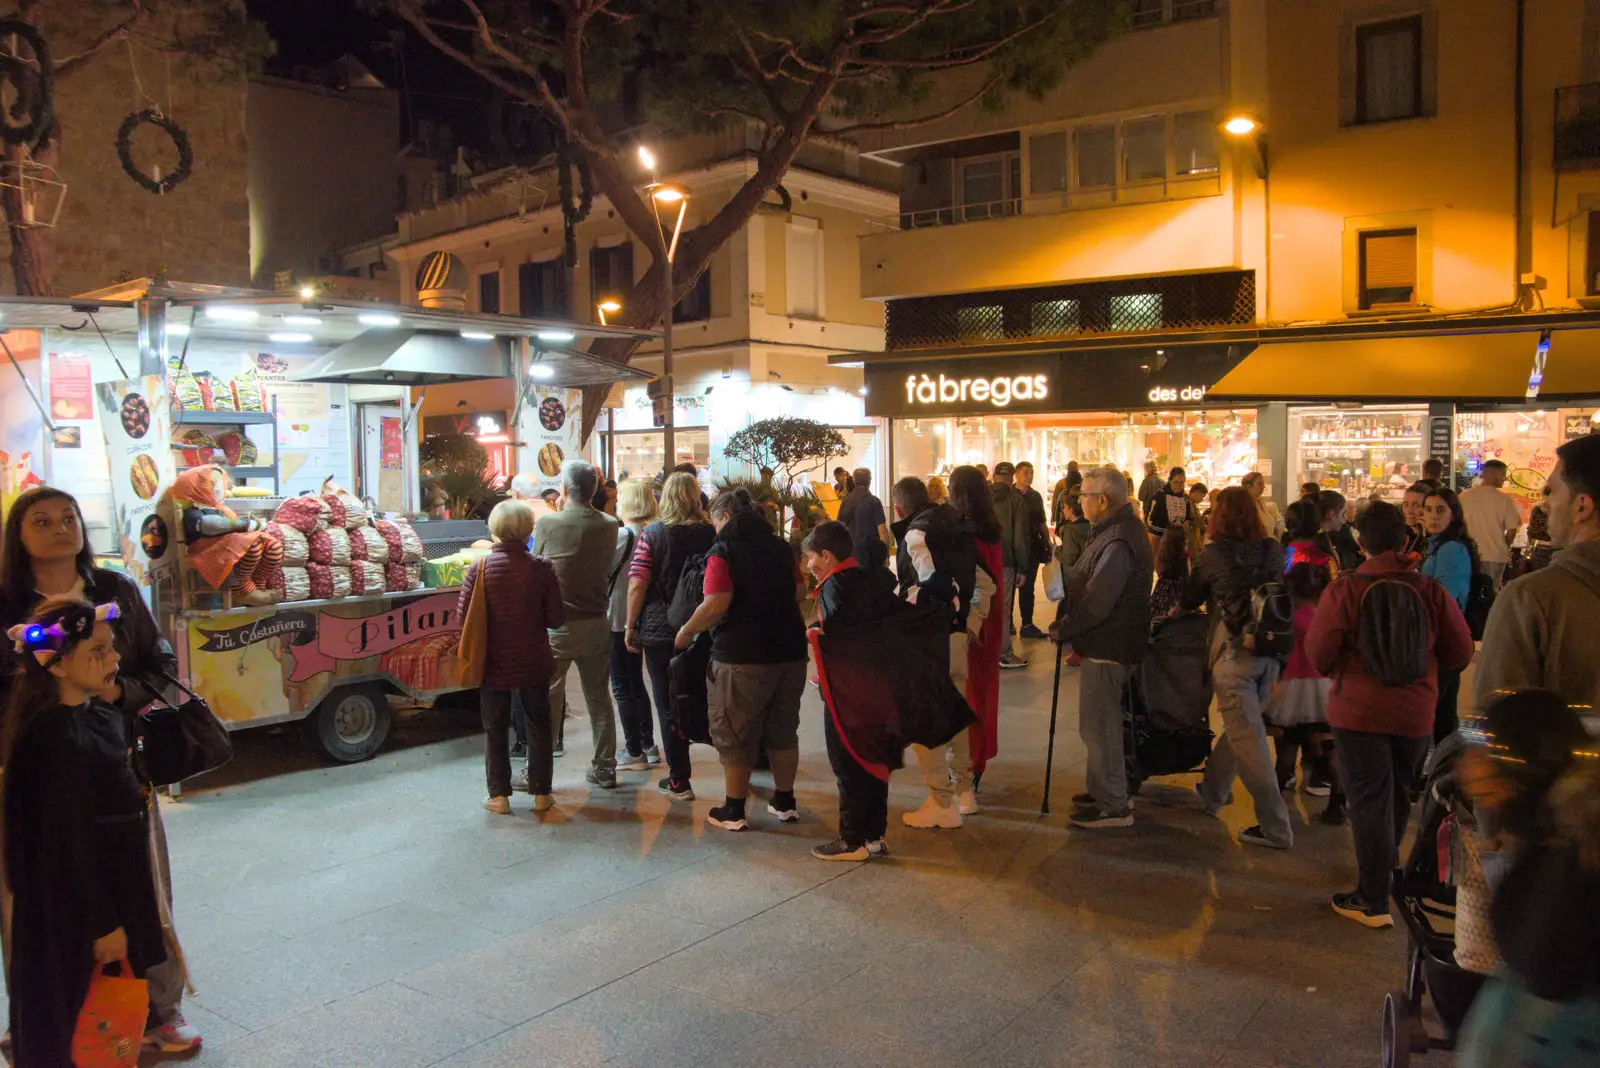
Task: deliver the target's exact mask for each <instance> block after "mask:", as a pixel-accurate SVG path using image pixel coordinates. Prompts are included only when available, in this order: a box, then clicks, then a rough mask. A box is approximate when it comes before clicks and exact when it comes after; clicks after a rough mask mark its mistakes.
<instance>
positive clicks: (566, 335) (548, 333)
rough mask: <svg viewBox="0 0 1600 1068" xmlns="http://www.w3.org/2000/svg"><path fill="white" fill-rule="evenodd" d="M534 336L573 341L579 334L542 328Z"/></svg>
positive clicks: (548, 339) (541, 338) (612, 302)
mask: <svg viewBox="0 0 1600 1068" xmlns="http://www.w3.org/2000/svg"><path fill="white" fill-rule="evenodd" d="M607 303H611V304H616V301H608V302H607ZM621 307H622V305H620V304H617V306H616V308H607V309H606V310H607V311H617V310H619V309H620V308H621ZM533 336H534V337H536V338H538V339H539V340H540V341H558V342H559V341H572V340H574V339H575V338H576V337H577V336H578V335H577V334H574V333H573V332H572V331H571V330H541V331H539V332H538V333H537V334H534V335H533Z"/></svg>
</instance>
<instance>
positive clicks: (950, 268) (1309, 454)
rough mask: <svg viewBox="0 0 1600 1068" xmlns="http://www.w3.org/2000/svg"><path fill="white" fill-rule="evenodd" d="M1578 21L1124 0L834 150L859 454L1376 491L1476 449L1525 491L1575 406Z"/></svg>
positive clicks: (1328, 3)
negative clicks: (843, 190) (1055, 73)
mask: <svg viewBox="0 0 1600 1068" xmlns="http://www.w3.org/2000/svg"><path fill="white" fill-rule="evenodd" d="M1597 37H1600V3H1596V2H1595V0H1521V2H1514V0H1365V2H1361V0H1300V2H1296V3H1284V2H1281V0H1143V2H1140V3H1137V4H1135V13H1134V25H1133V27H1132V28H1131V29H1130V30H1129V32H1127V33H1126V34H1124V35H1122V36H1121V37H1119V38H1117V39H1115V40H1113V41H1111V42H1110V43H1109V44H1107V45H1106V46H1105V47H1104V48H1102V49H1101V50H1100V51H1099V52H1097V53H1096V54H1095V55H1093V56H1091V57H1089V58H1088V59H1087V60H1086V61H1084V62H1083V63H1081V64H1080V65H1079V66H1078V67H1076V68H1075V69H1074V70H1073V71H1072V72H1070V74H1069V75H1068V77H1067V78H1066V79H1065V80H1064V82H1063V84H1062V85H1061V86H1060V87H1059V88H1058V89H1057V90H1056V91H1055V92H1053V93H1051V94H1050V95H1049V96H1048V97H1047V98H1046V99H1044V100H1042V101H1039V102H1031V101H1025V102H1019V103H1018V104H1017V105H1015V106H1013V107H1011V108H1010V109H1008V110H1007V112H1006V113H1004V114H1002V115H997V116H984V115H976V114H965V113H964V114H962V115H961V116H959V117H958V118H957V119H954V120H951V121H949V122H947V123H945V124H943V125H942V126H941V127H939V128H936V129H932V130H927V131H917V132H915V133H914V134H913V135H912V136H907V135H906V134H900V135H897V137H898V139H896V140H890V139H887V138H885V139H883V140H881V141H878V142H874V143H870V144H868V143H863V145H862V151H863V153H864V154H866V155H868V156H871V157H874V158H877V159H881V160H884V161H885V162H889V163H891V164H894V165H897V166H898V167H899V170H900V178H901V181H900V190H901V198H900V201H901V202H900V210H899V212H898V213H896V214H889V215H883V216H878V217H874V218H870V219H868V220H866V221H865V222H864V224H863V236H862V238H861V241H860V256H861V277H862V287H863V288H862V292H863V293H864V294H865V295H866V296H869V297H871V298H873V299H876V300H882V301H884V302H885V307H886V315H885V322H886V340H887V344H886V346H885V349H884V351H883V352H881V353H879V354H875V355H874V356H871V357H869V358H868V359H867V361H866V372H867V382H868V386H869V390H870V392H869V395H868V412H869V414H873V415H878V416H881V417H884V418H886V419H888V420H889V429H888V434H887V436H888V438H889V440H890V441H891V442H892V457H891V468H892V469H893V470H894V472H895V473H896V474H904V473H918V474H927V473H933V472H937V471H941V470H947V469H948V468H949V467H951V466H953V465H954V464H958V463H965V462H976V461H979V460H982V461H987V462H990V463H992V462H994V461H995V460H997V459H1000V458H1002V457H1004V458H1007V459H1012V460H1017V459H1021V458H1024V457H1027V458H1029V459H1032V460H1033V461H1034V462H1035V464H1036V465H1037V466H1039V467H1040V468H1041V469H1042V470H1043V471H1044V474H1045V477H1048V478H1052V479H1053V478H1054V477H1055V476H1056V473H1057V472H1058V471H1059V470H1060V469H1062V468H1064V466H1065V464H1066V462H1067V461H1068V460H1071V459H1076V460H1079V461H1080V462H1082V463H1115V464H1117V465H1118V466H1120V467H1123V468H1124V469H1128V470H1138V469H1139V467H1140V465H1142V464H1143V463H1144V462H1146V461H1154V462H1156V463H1157V464H1159V465H1160V466H1161V467H1162V468H1163V471H1164V470H1165V468H1167V467H1169V466H1183V467H1185V468H1186V469H1187V470H1188V473H1189V475H1190V477H1191V479H1196V478H1197V479H1199V480H1201V481H1205V482H1206V483H1207V484H1208V485H1212V486H1215V485H1218V484H1223V485H1226V484H1230V483H1234V482H1237V480H1238V479H1239V477H1240V476H1241V475H1243V474H1244V473H1245V472H1247V471H1249V470H1251V469H1259V470H1261V471H1263V472H1264V473H1266V474H1267V475H1268V479H1269V482H1271V483H1272V486H1273V491H1274V494H1275V495H1276V496H1278V497H1279V498H1285V497H1290V498H1292V496H1293V490H1294V489H1295V488H1296V487H1297V486H1298V485H1299V483H1301V482H1303V481H1315V482H1318V483H1320V484H1322V485H1324V486H1328V487H1332V488H1339V489H1342V490H1343V491H1345V492H1346V493H1347V495H1350V496H1352V497H1366V496H1370V495H1374V494H1376V495H1379V496H1387V497H1397V496H1398V495H1399V493H1400V492H1402V490H1403V487H1404V485H1405V484H1406V483H1407V482H1409V481H1411V480H1412V479H1414V478H1415V476H1416V475H1417V474H1418V473H1419V472H1420V467H1421V463H1422V461H1423V460H1424V459H1425V458H1426V457H1428V456H1430V455H1438V456H1448V457H1451V458H1453V460H1454V461H1455V465H1456V469H1457V474H1458V476H1459V477H1461V478H1470V477H1471V475H1472V474H1473V473H1474V472H1475V471H1476V468H1477V466H1478V464H1480V463H1481V462H1482V461H1483V460H1485V459H1488V458H1500V459H1504V460H1505V461H1506V462H1507V463H1508V464H1510V465H1511V466H1512V468H1513V470H1514V472H1515V474H1514V476H1513V480H1514V482H1516V484H1517V485H1518V486H1520V487H1521V488H1522V491H1523V492H1524V493H1525V495H1526V497H1527V498H1528V499H1529V500H1530V501H1531V500H1532V499H1534V498H1535V497H1536V496H1537V495H1538V494H1539V493H1540V491H1541V490H1542V486H1543V480H1544V475H1545V474H1546V473H1547V472H1548V470H1549V468H1550V467H1551V466H1552V465H1553V462H1554V461H1553V451H1554V449H1555V447H1556V446H1558V445H1559V444H1561V442H1562V441H1564V440H1566V438H1567V437H1570V436H1571V435H1573V434H1576V433H1586V432H1588V430H1589V427H1590V424H1591V420H1592V417H1593V416H1594V415H1595V414H1596V407H1597V401H1596V398H1597V397H1600V333H1597V332H1595V331H1594V330H1593V329H1591V328H1592V327H1593V326H1594V325H1596V322H1595V319H1594V316H1593V315H1592V313H1591V312H1590V310H1589V309H1590V307H1591V306H1595V307H1600V304H1597V303H1596V297H1595V295H1596V294H1597V293H1600V223H1593V224H1592V223H1591V220H1592V219H1594V211H1595V210H1596V209H1597V208H1600V189H1597V176H1600V169H1597V168H1600V85H1597V84H1595V81H1596V79H1600V69H1596V68H1597V67H1600V59H1597V58H1594V57H1600V49H1597V48H1596V47H1595V46H1596V43H1597ZM952 91H954V88H952ZM1591 235H1595V240H1594V242H1593V246H1594V252H1593V253H1591V251H1590V249H1591ZM1530 379H1531V380H1532V381H1531V382H1530Z"/></svg>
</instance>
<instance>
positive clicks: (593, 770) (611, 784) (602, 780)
mask: <svg viewBox="0 0 1600 1068" xmlns="http://www.w3.org/2000/svg"><path fill="white" fill-rule="evenodd" d="M583 781H584V782H590V783H594V785H596V786H598V787H600V789H602V790H615V789H616V788H617V773H616V772H614V771H612V770H611V769H610V768H597V767H595V766H594V765H592V764H591V765H590V766H589V770H588V771H585V772H584V773H583Z"/></svg>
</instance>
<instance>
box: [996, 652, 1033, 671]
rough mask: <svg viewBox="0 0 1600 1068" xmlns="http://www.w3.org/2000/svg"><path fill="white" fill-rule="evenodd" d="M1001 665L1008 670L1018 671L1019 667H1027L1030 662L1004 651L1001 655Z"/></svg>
mask: <svg viewBox="0 0 1600 1068" xmlns="http://www.w3.org/2000/svg"><path fill="white" fill-rule="evenodd" d="M1000 666H1001V667H1002V668H1004V669H1006V670H1007V671H1016V670H1017V669H1019V668H1025V667H1027V666H1028V662H1027V661H1026V660H1024V659H1022V657H1020V656H1012V655H1011V654H1010V653H1003V654H1001V656H1000Z"/></svg>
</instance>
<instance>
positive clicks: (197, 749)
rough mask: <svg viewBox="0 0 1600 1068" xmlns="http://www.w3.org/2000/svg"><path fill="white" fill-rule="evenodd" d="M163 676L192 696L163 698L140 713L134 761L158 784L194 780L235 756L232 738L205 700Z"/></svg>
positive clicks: (146, 776)
mask: <svg viewBox="0 0 1600 1068" xmlns="http://www.w3.org/2000/svg"><path fill="white" fill-rule="evenodd" d="M159 674H160V675H161V677H162V678H163V679H166V680H167V682H169V683H171V684H172V685H174V686H176V687H177V688H178V689H180V690H182V691H183V692H184V693H186V694H188V696H189V699H188V700H187V701H184V702H182V703H181V704H177V705H172V704H168V703H166V702H165V701H163V702H162V703H161V704H160V705H151V706H150V707H149V708H147V709H145V710H144V711H143V712H140V713H139V715H138V718H137V720H136V723H135V726H134V742H133V749H134V760H135V761H136V762H137V766H138V768H139V770H140V772H141V773H142V774H143V775H144V777H145V779H147V780H148V781H150V782H152V783H154V784H155V785H157V786H171V785H172V784H173V783H178V782H182V781H183V780H185V779H192V778H194V776H196V775H200V774H203V773H205V772H208V771H211V770H213V769H215V768H220V767H222V765H224V764H226V763H227V762H228V761H230V760H232V759H233V740H232V739H231V738H229V737H228V728H226V727H224V726H223V725H222V721H221V720H219V719H217V716H216V713H214V712H212V711H211V706H210V705H208V704H206V702H205V699H204V698H202V697H201V696H200V695H199V694H197V693H195V692H194V691H193V690H191V689H189V687H187V686H185V685H184V684H183V683H181V682H179V681H178V680H177V679H175V678H173V677H172V676H171V675H168V674H167V673H166V672H164V671H163V672H160V673H159Z"/></svg>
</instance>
